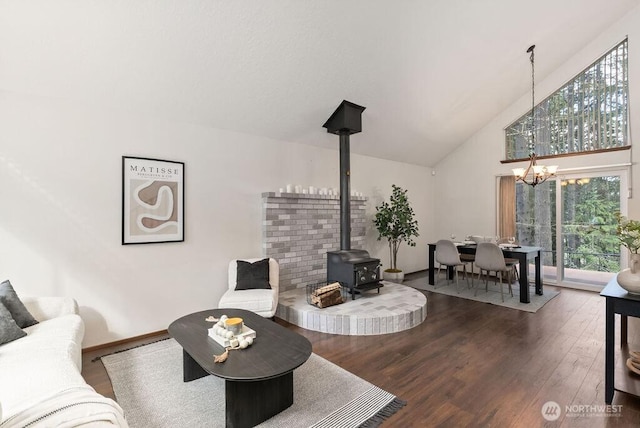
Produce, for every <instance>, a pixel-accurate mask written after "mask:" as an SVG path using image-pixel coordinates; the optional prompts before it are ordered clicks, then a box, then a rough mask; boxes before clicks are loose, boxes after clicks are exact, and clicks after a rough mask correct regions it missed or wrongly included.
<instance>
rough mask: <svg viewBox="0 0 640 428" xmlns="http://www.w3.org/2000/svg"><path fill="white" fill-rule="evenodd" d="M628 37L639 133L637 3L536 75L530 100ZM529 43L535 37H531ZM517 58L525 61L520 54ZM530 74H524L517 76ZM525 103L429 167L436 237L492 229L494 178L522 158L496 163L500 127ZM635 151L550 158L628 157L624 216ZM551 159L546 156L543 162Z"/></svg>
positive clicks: (500, 154)
mask: <svg viewBox="0 0 640 428" xmlns="http://www.w3.org/2000/svg"><path fill="white" fill-rule="evenodd" d="M626 35H628V37H629V45H628V46H629V105H630V118H629V123H630V128H631V130H630V136H631V137H630V138H631V143H632V144H633V142H634V136H637V135H640V109H639V108H637V106H640V7H638V8H636V9H635V10H633V11H632V12H630V13H629V14H627V15H626V16H625V17H624V18H622V19H621V20H620V21H619V22H618V23H616V24H615V25H613V26H612V27H611V28H609V29H608V30H607V31H605V32H603V33H602V34H601V35H600V36H599V37H598V38H597V39H596V40H593V41H591V42H588V43H585V47H584V48H583V49H582V50H581V51H579V52H576V53H575V55H574V56H573V57H571V58H568V59H567V61H566V63H565V64H564V65H563V66H562V67H561V68H559V69H557V70H555V71H554V73H552V74H551V75H550V76H548V77H547V78H545V79H544V80H541V81H540V82H538V81H537V79H536V99H537V100H538V101H539V100H542V99H544V98H546V97H547V96H548V95H550V94H551V93H553V92H554V91H555V90H557V89H558V88H560V87H561V86H563V85H564V84H565V83H566V82H567V81H569V80H570V79H571V78H573V77H574V76H575V75H577V74H578V73H580V72H581V71H582V70H583V69H585V68H586V67H588V66H589V65H590V64H592V63H593V62H594V61H596V60H597V59H598V58H599V57H601V56H602V55H603V54H604V53H605V52H607V51H608V50H609V49H611V48H613V47H614V46H615V45H617V44H618V43H619V42H621V41H622V40H623V39H624V37H625V36H626ZM532 42H535V40H534V41H532ZM523 57H525V58H524V59H523V60H525V61H528V57H526V54H525V53H524V49H523ZM543 58H544V46H536V63H538V62H540V61H542V60H543ZM527 78H528V79H529V81H530V79H531V77H530V75H526V76H523V79H527ZM530 106H531V94H530V93H528V94H525V95H523V97H522V98H521V99H520V100H519V101H518V102H516V103H514V104H513V105H512V106H510V108H508V109H507V110H505V111H504V112H502V113H501V114H500V115H499V116H497V117H495V118H494V119H493V120H492V121H491V122H490V123H488V124H487V125H486V126H485V127H484V128H483V129H481V130H480V131H479V132H477V133H476V134H475V135H474V136H473V137H472V138H470V139H469V140H467V141H465V142H463V143H462V144H461V146H460V147H459V148H458V150H456V151H455V152H453V153H451V154H450V155H449V156H448V157H447V158H446V159H444V160H443V161H442V162H440V163H439V164H438V165H437V166H436V168H435V173H436V176H435V194H436V196H435V197H436V199H437V200H438V201H439V202H438V204H437V207H436V213H435V224H434V227H435V230H437V231H438V232H439V233H438V235H439V236H438V237H446V236H448V235H449V234H450V233H456V234H457V235H458V236H464V235H469V234H471V235H475V234H478V235H490V236H493V235H495V234H496V177H497V176H499V175H503V174H510V173H511V168H515V167H517V166H525V163H524V162H523V163H518V164H501V163H500V161H501V160H503V159H504V158H505V147H504V140H505V138H504V128H505V127H506V126H508V125H509V124H511V123H512V122H514V121H515V120H516V119H518V118H519V117H520V116H522V115H523V114H524V113H525V112H526V111H527V110H528V109H530ZM638 156H639V154H638V152H637V151H619V152H614V153H608V154H600V155H596V154H594V155H585V156H575V157H568V158H560V159H554V160H553V162H552V163H553V164H557V165H559V167H560V172H562V169H563V168H564V169H568V168H578V167H588V166H600V165H613V164H622V163H629V162H633V163H634V166H633V168H632V174H631V177H632V179H631V186H632V188H635V189H636V191H635V192H634V193H635V197H634V198H632V199H630V200H629V201H628V202H629V215H630V216H631V217H632V218H640V194H638V191H640V173H637V172H636V171H637V170H638V167H637V165H635V164H636V163H637V162H638ZM544 162H546V163H548V164H551V162H550V161H546V160H545V161H544Z"/></svg>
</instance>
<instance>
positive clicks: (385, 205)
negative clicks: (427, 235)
mask: <svg viewBox="0 0 640 428" xmlns="http://www.w3.org/2000/svg"><path fill="white" fill-rule="evenodd" d="M391 186H392V192H391V198H390V200H389V202H387V201H383V202H382V204H380V205H379V206H376V216H375V218H374V219H373V222H374V223H375V225H376V229H377V230H378V241H379V240H381V239H382V238H386V239H387V241H388V242H389V259H390V263H391V266H390V267H389V268H388V269H385V270H384V272H383V277H384V279H387V280H389V281H392V282H402V281H403V280H404V272H402V270H401V269H398V265H397V259H398V249H400V244H402V242H406V243H407V245H409V246H410V247H415V246H416V243H415V241H414V240H413V238H414V237H416V236H419V234H418V221H417V220H415V219H414V218H413V215H414V214H413V208H411V205H410V204H409V199H408V198H407V191H406V190H403V189H402V188H400V187H398V186H396V185H395V184H392V185H391Z"/></svg>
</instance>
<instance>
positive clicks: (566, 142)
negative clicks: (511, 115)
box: [505, 39, 629, 160]
mask: <svg viewBox="0 0 640 428" xmlns="http://www.w3.org/2000/svg"><path fill="white" fill-rule="evenodd" d="M627 65H628V58H627V40H626V39H625V40H624V41H623V42H621V43H620V44H619V45H618V46H616V47H614V48H613V49H611V50H610V51H609V52H607V53H606V54H605V55H604V56H602V57H601V58H600V59H599V60H598V61H596V62H595V63H594V64H592V65H591V66H589V67H588V68H587V69H586V70H584V71H583V72H582V73H580V74H579V75H578V76H576V77H575V78H573V79H572V80H571V81H569V82H568V83H567V84H566V85H564V86H563V87H562V88H560V89H558V90H557V91H556V92H555V93H553V94H552V95H551V96H549V97H548V98H546V99H545V100H544V101H542V102H541V103H539V104H537V105H536V107H535V108H536V111H535V115H534V116H535V122H536V123H533V124H532V123H531V120H532V118H531V112H530V111H529V112H528V113H526V114H525V115H523V116H522V117H521V118H519V119H518V120H517V121H516V122H514V123H512V124H511V125H509V126H508V127H507V128H506V129H505V138H506V159H507V160H515V159H525V158H528V157H529V155H530V153H531V151H532V149H533V151H534V152H535V153H536V154H537V155H538V156H547V155H551V156H553V155H559V154H565V153H581V152H590V151H593V150H602V149H612V148H617V147H624V146H627V145H629V141H628V130H627V125H628V123H627V118H628V116H627V102H628V86H629V85H628V73H627ZM532 129H533V130H534V132H535V147H531V146H530V145H531V132H532Z"/></svg>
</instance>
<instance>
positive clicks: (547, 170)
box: [513, 45, 558, 187]
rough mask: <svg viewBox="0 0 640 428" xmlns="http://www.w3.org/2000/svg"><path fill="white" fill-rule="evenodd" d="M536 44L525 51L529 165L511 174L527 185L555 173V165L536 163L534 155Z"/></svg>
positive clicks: (543, 180)
mask: <svg viewBox="0 0 640 428" xmlns="http://www.w3.org/2000/svg"><path fill="white" fill-rule="evenodd" d="M535 47H536V45H531V47H529V49H527V53H530V54H531V55H530V56H529V61H531V119H530V121H531V140H530V142H529V166H528V167H527V168H514V169H513V175H514V176H515V177H516V181H522V182H523V183H525V184H528V185H529V186H532V187H535V186H537V185H538V184H540V183H544V182H545V181H547V179H548V178H550V177H554V176H555V175H556V170H557V169H558V166H557V165H552V166H544V165H538V156H537V155H536V151H535V149H536V133H535V129H534V127H535V123H536V122H535V108H536V104H535V94H536V92H535V88H536V86H535V68H534V58H533V50H534V49H535Z"/></svg>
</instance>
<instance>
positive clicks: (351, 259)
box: [323, 100, 382, 299]
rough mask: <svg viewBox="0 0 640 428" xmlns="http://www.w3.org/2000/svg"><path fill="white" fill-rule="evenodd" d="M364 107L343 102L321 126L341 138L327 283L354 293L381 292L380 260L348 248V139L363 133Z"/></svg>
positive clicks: (349, 230)
mask: <svg viewBox="0 0 640 428" xmlns="http://www.w3.org/2000/svg"><path fill="white" fill-rule="evenodd" d="M364 109H365V108H364V107H361V106H359V105H357V104H354V103H351V102H349V101H346V100H345V101H342V103H341V104H340V105H339V106H338V108H337V109H336V111H334V112H333V114H332V115H331V117H329V119H328V120H327V121H326V122H325V124H324V125H323V126H324V127H325V128H327V132H329V133H332V134H336V135H339V136H340V250H339V251H329V252H327V282H328V283H331V282H336V281H338V282H340V284H341V285H342V286H343V287H347V288H348V289H349V293H350V294H351V298H352V299H355V295H356V294H357V293H361V292H363V291H366V290H372V289H374V288H375V289H377V290H378V293H380V287H382V284H381V283H380V259H375V258H372V257H369V253H368V252H367V251H365V250H352V249H351V201H350V195H351V183H350V177H351V171H350V168H351V166H350V162H351V161H350V158H349V156H350V154H349V152H350V149H349V136H350V135H351V134H355V133H357V132H360V131H362V112H363V111H364Z"/></svg>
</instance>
